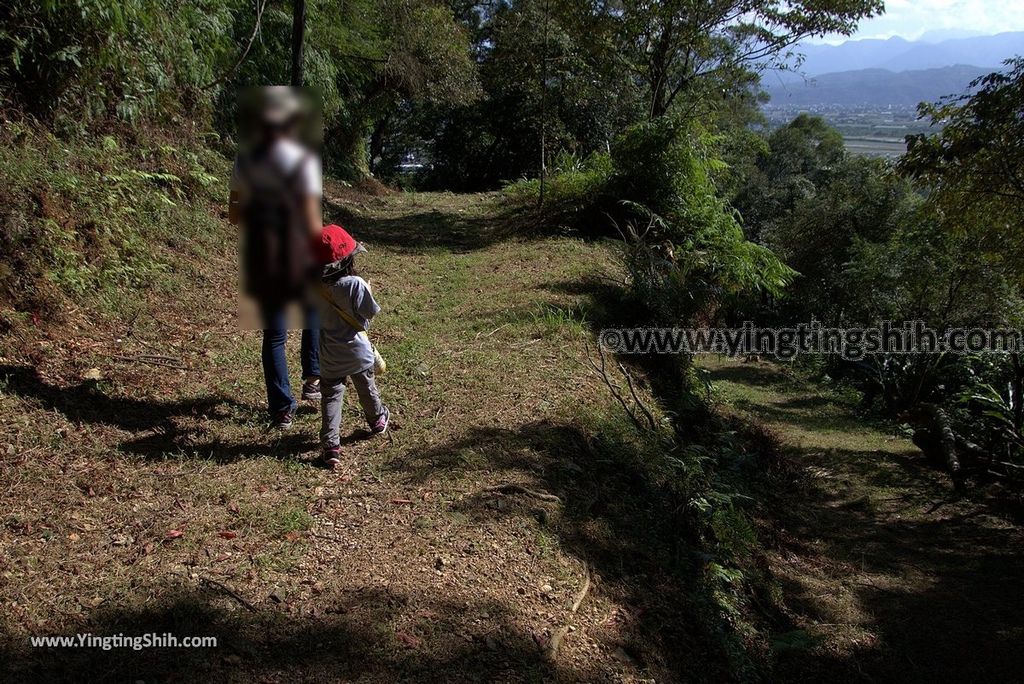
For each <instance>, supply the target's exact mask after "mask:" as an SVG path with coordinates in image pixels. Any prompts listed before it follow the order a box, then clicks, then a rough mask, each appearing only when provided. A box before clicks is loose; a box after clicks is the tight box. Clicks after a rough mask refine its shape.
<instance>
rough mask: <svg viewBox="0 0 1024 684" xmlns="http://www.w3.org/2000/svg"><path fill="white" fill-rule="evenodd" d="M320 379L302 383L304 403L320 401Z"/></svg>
mask: <svg viewBox="0 0 1024 684" xmlns="http://www.w3.org/2000/svg"><path fill="white" fill-rule="evenodd" d="M320 397H321V394H320V378H308V379H307V380H306V381H305V382H304V383H302V398H303V399H305V400H306V401H320Z"/></svg>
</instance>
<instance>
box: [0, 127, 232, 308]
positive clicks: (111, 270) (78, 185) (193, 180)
mask: <svg viewBox="0 0 1024 684" xmlns="http://www.w3.org/2000/svg"><path fill="white" fill-rule="evenodd" d="M0 140H3V144H2V145H0V187H2V188H3V190H2V191H0V193H2V197H3V203H2V208H0V233H2V238H3V242H4V244H5V245H10V247H11V250H10V252H8V254H9V256H8V257H7V259H5V262H4V264H3V266H2V268H0V301H2V302H3V305H4V308H5V309H13V310H19V311H31V312H34V313H37V314H40V315H47V316H48V315H51V314H55V313H56V312H57V310H58V308H59V306H60V304H61V303H62V302H63V301H64V300H65V298H72V299H82V298H89V299H91V298H93V297H95V298H97V300H98V301H99V303H101V304H104V305H109V306H117V305H119V304H118V302H119V301H120V300H123V299H124V297H123V295H124V291H125V290H126V289H128V288H130V289H135V290H138V289H146V288H150V287H153V286H158V287H162V286H164V285H165V284H166V281H167V279H168V278H173V277H177V276H176V275H174V274H180V273H182V272H183V269H182V264H179V263H178V262H177V261H176V259H178V258H185V259H186V260H187V259H189V258H191V259H196V258H203V256H204V254H205V253H206V251H207V250H213V249H217V245H219V244H223V239H222V236H221V235H220V234H219V229H218V227H217V222H216V220H215V219H214V218H213V217H212V216H211V215H210V214H209V212H208V211H207V204H206V203H207V202H208V201H212V200H214V199H217V200H219V199H220V198H221V197H222V196H223V195H224V192H225V190H224V188H225V180H226V176H227V171H228V169H227V168H226V166H227V164H226V162H225V161H224V160H223V158H221V157H219V156H218V155H216V154H212V153H210V152H207V151H194V150H188V149H180V148H178V147H174V146H170V145H159V144H158V145H155V146H152V147H145V148H141V149H129V148H127V147H126V146H122V145H121V144H119V143H118V142H117V141H116V139H114V138H113V137H109V136H108V137H104V138H101V139H99V140H98V141H96V143H94V144H87V143H84V142H80V141H77V142H75V143H73V144H69V143H67V142H62V141H59V140H57V139H56V138H55V137H54V136H52V135H51V134H47V133H44V132H41V131H39V130H36V129H34V128H30V127H27V126H24V125H22V124H17V123H10V122H9V123H7V124H6V125H5V126H4V127H3V128H2V129H0ZM184 272H186V273H187V268H186V269H185V270H184Z"/></svg>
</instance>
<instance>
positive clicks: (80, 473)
mask: <svg viewBox="0 0 1024 684" xmlns="http://www.w3.org/2000/svg"><path fill="white" fill-rule="evenodd" d="M346 192H347V191H346V190H344V189H343V188H340V187H334V186H332V187H331V188H330V192H329V195H328V198H327V199H328V208H329V212H328V217H329V218H331V219H333V220H340V221H341V222H343V223H344V224H345V225H346V226H347V227H349V228H350V229H351V230H352V231H353V232H354V233H355V234H356V235H357V236H358V237H359V238H360V239H362V240H364V241H366V242H367V243H368V245H369V247H370V252H369V254H367V255H366V258H365V260H364V261H363V262H362V271H363V275H364V276H365V277H367V278H368V279H370V280H371V282H372V283H373V286H374V289H375V293H376V294H377V296H378V299H379V300H380V301H381V303H382V304H383V306H384V313H383V314H382V315H381V317H380V319H379V321H378V322H377V323H376V325H375V329H374V331H373V334H374V337H375V339H376V341H377V342H378V344H379V346H380V348H381V349H382V350H383V352H384V353H385V355H386V356H387V358H388V366H389V372H388V374H387V376H386V377H384V378H383V379H382V381H381V383H380V385H381V391H382V394H383V396H384V399H385V401H386V402H388V403H389V405H390V406H391V408H392V416H393V430H392V433H391V435H390V437H385V438H374V439H368V438H367V437H368V435H367V433H366V431H365V429H364V427H363V426H362V425H361V423H360V421H359V419H358V417H357V415H358V411H357V408H356V403H355V400H354V397H352V396H349V397H348V399H347V401H348V403H349V408H348V409H347V411H348V413H347V415H346V419H345V421H346V422H345V425H344V428H343V429H344V433H345V434H346V435H347V437H346V438H345V448H344V456H345V459H346V466H345V467H344V468H343V469H342V471H341V472H340V473H339V472H328V471H325V470H323V469H321V468H318V467H317V466H316V464H315V459H316V458H317V455H318V447H317V442H316V432H317V428H318V415H317V408H316V406H315V405H312V404H309V405H303V406H302V407H301V408H300V410H299V413H298V417H297V421H296V423H297V424H296V426H295V428H294V429H293V430H292V431H291V432H289V433H288V434H284V435H281V434H276V433H267V432H264V431H263V425H264V420H265V417H264V413H263V408H262V405H263V401H264V399H263V387H262V378H261V376H260V370H259V361H258V359H259V343H260V338H259V335H258V333H256V332H244V331H239V330H237V328H235V327H234V324H233V322H232V320H233V306H234V305H233V303H232V302H231V301H230V298H225V297H224V296H223V293H224V292H230V291H231V288H232V287H233V285H232V281H233V277H232V275H231V274H232V270H231V269H232V267H233V263H234V252H233V247H234V246H233V244H232V243H231V241H230V240H225V242H224V245H223V250H222V252H221V253H219V254H215V255H207V257H208V261H207V262H203V263H199V262H195V261H192V262H189V263H193V264H197V265H198V266H199V268H200V270H199V272H197V273H194V274H192V275H191V277H190V279H189V281H188V284H187V286H182V285H177V286H175V290H174V292H175V296H174V297H168V296H166V293H165V292H161V290H160V288H154V289H153V290H152V291H150V292H145V293H139V295H140V296H141V301H133V302H132V305H133V306H134V307H135V308H136V313H135V314H134V315H133V316H130V317H126V316H124V315H123V314H121V313H119V312H118V313H116V314H115V315H111V316H91V315H89V314H88V313H87V312H71V313H70V314H69V319H68V320H67V322H66V325H65V326H64V327H63V328H62V329H60V330H59V331H55V332H54V333H53V334H51V335H49V336H44V337H43V339H41V340H38V341H37V340H32V341H31V342H29V343H27V344H26V345H25V348H24V349H14V348H12V350H11V353H7V352H5V355H4V358H3V359H0V415H2V416H4V418H3V419H2V421H0V446H2V449H3V454H0V455H2V456H3V461H2V462H0V465H2V467H3V470H2V475H3V478H2V482H0V484H2V490H3V491H4V493H5V505H6V506H7V510H6V511H5V515H6V517H5V520H4V522H5V524H4V525H3V526H2V527H0V602H2V605H3V606H4V610H3V612H2V613H0V661H2V662H4V664H5V666H6V667H10V668H12V673H13V674H12V679H14V680H18V679H28V680H33V681H45V680H51V679H52V680H59V679H64V678H68V677H82V676H88V677H89V678H91V679H92V680H93V681H126V680H128V681H133V680H136V679H144V680H146V681H149V680H150V679H153V678H157V679H161V680H177V681H198V680H204V679H205V680H211V681H213V680H222V679H233V680H236V681H265V682H277V681H288V682H292V681H332V682H333V681H360V682H391V681H398V680H401V681H538V680H545V679H546V680H551V679H559V680H564V681H602V680H603V681H624V682H629V681H638V680H641V679H644V678H648V677H650V676H651V673H654V674H655V675H657V673H664V672H667V671H670V670H671V669H676V670H678V669H679V668H680V667H682V666H681V665H679V661H682V662H685V663H689V664H692V663H693V662H700V663H701V667H700V668H697V669H696V670H695V675H694V678H697V679H700V678H702V677H703V676H705V675H706V673H708V672H714V671H715V670H714V668H716V667H718V666H720V665H721V664H722V663H721V662H720V661H717V660H715V659H714V657H709V656H708V655H707V654H708V653H709V652H710V649H709V648H708V647H706V646H704V645H702V644H701V643H700V640H699V639H698V638H697V637H695V636H693V635H692V634H689V633H688V632H687V630H688V629H689V628H688V627H687V626H686V625H681V626H680V625H679V624H678V623H679V617H678V616H687V615H689V614H690V613H691V612H692V611H690V610H689V609H688V608H685V607H683V606H682V604H681V603H679V602H682V601H685V600H686V596H685V593H684V592H683V591H682V589H681V588H679V587H674V586H672V585H671V584H670V578H668V577H667V576H665V575H664V574H662V573H659V572H656V570H657V569H658V567H659V566H658V563H657V559H651V558H650V556H651V551H650V550H649V549H647V548H645V546H644V543H643V539H642V536H641V537H638V536H637V535H636V534H635V528H636V526H637V525H648V523H649V521H650V520H651V519H660V518H662V517H664V516H662V515H661V511H660V510H659V509H657V508H655V507H654V506H650V505H649V506H648V507H647V508H648V509H649V510H645V511H642V512H641V513H642V514H643V515H644V516H648V517H647V518H644V519H643V522H638V520H639V519H634V518H626V517H624V516H625V515H629V516H636V515H637V512H636V511H634V510H633V507H630V509H629V510H625V511H620V510H619V509H618V503H617V502H619V501H621V500H624V499H626V498H627V496H628V497H629V500H632V498H635V497H638V496H639V497H640V499H641V500H644V499H645V498H648V497H646V496H645V493H644V492H637V491H631V492H628V493H626V494H623V492H620V491H616V490H615V487H619V486H625V485H624V483H623V482H622V480H621V478H619V477H618V476H617V475H618V472H619V471H618V469H619V466H618V465H617V463H615V462H614V461H612V460H609V459H603V460H602V461H601V462H599V463H595V462H594V454H593V451H592V449H593V447H592V440H593V435H594V432H595V428H594V427H593V426H594V425H595V424H597V423H599V422H601V421H604V420H605V419H606V418H607V417H608V416H612V417H613V419H615V420H624V418H623V417H622V415H621V412H620V409H618V407H617V406H615V405H614V403H613V402H612V399H611V398H610V397H609V396H608V394H607V392H606V390H605V389H604V388H603V387H602V386H601V385H600V382H599V381H598V380H597V379H596V378H595V377H594V376H593V374H592V373H591V372H590V370H589V368H588V367H587V366H586V365H585V363H584V362H583V354H584V345H583V341H584V339H587V338H588V336H589V335H590V332H589V328H588V327H587V324H586V318H587V316H588V315H590V314H591V313H592V312H593V309H594V307H595V306H598V305H599V299H600V298H599V297H596V296H595V295H597V294H600V285H599V284H597V281H596V280H595V274H601V273H602V272H604V271H605V269H612V268H614V263H615V260H614V255H613V253H612V251H611V250H610V249H608V248H607V247H606V246H602V245H600V244H595V243H592V242H591V243H587V242H584V241H581V240H578V239H571V238H557V237H556V238H550V239H517V237H516V236H515V235H511V236H510V235H508V234H506V233H505V232H503V230H502V228H503V223H502V218H501V216H500V215H499V214H500V212H499V211H498V210H497V206H496V203H495V198H494V197H493V196H487V195H481V196H455V195H449V194H436V195H431V194H419V195H417V194H392V195H387V196H383V197H370V196H366V195H359V194H355V193H348V194H345V193H346ZM342 195H344V196H342ZM125 321H128V322H125ZM294 337H296V338H297V336H294ZM297 343H298V340H297V339H293V340H292V341H291V344H292V345H293V347H295V349H293V350H292V351H293V354H292V356H291V359H292V363H293V364H294V365H293V366H292V368H293V386H295V383H296V382H297V378H296V377H295V375H296V373H297V358H298V354H297ZM145 354H155V355H160V356H161V357H164V356H166V357H169V358H173V359H174V360H175V366H176V367H175V368H166V367H152V366H150V365H148V364H147V363H145V360H144V359H145V358H146V357H144V356H143V355H145ZM139 359H143V360H142V361H139ZM178 365H180V366H181V367H180V368H178V367H177V366H178ZM62 445H73V448H71V449H68V448H63V447H62ZM615 453H621V454H628V453H629V451H628V449H620V450H619V451H618V452H615ZM603 473H604V474H607V475H608V477H605V476H604V474H603ZM506 484H514V485H520V486H523V487H526V488H528V489H530V490H536V491H541V492H544V493H549V494H554V495H557V496H558V497H560V501H558V502H555V501H550V500H545V499H541V498H537V497H534V496H532V495H529V494H524V493H523V492H522V491H521V490H520V491H517V490H515V489H511V490H508V489H506V490H503V491H495V490H493V489H492V488H493V487H496V486H501V485H506ZM626 484H628V483H626ZM628 486H631V487H636V485H635V484H629V485H628ZM648 526H649V525H648ZM635 565H639V566H640V570H639V571H636V570H634V569H633V567H632V566H635ZM648 566H650V568H652V569H653V570H648V569H646V568H647V567H648ZM588 583H589V587H590V588H589V590H588V591H587V593H586V596H585V600H583V601H582V603H581V604H580V606H579V609H578V611H577V612H575V613H574V612H573V610H572V607H573V605H574V603H575V602H576V600H577V599H578V598H579V597H580V592H581V590H582V588H583V586H584V585H587V584H588ZM670 598H673V599H674V600H676V601H678V602H677V603H672V602H671V601H670V600H669V599H670ZM652 599H653V604H654V605H653V607H651V608H646V607H645V605H644V604H645V602H647V601H652ZM82 632H88V633H92V634H97V635H107V634H128V635H131V634H144V633H148V632H155V633H161V634H162V633H164V632H171V633H174V634H176V635H196V636H202V635H211V634H212V635H217V636H218V637H219V639H220V641H219V644H218V647H217V649H216V650H215V651H213V652H210V651H203V650H187V651H182V650H160V649H156V650H153V649H150V650H145V651H140V652H134V651H124V650H112V651H102V650H98V649H63V650H43V649H26V644H27V642H28V637H29V635H33V634H35V635H40V634H41V635H53V634H78V633H82ZM559 632H564V639H563V640H562V642H561V648H560V649H559V651H558V654H557V657H556V658H552V657H549V654H548V653H546V651H547V650H548V647H549V644H550V640H551V639H552V637H553V636H554V635H555V634H556V633H559ZM691 656H692V657H691ZM695 658H696V660H695ZM701 673H704V674H701ZM0 678H2V677H0ZM661 678H662V679H665V677H664V676H662V677H661Z"/></svg>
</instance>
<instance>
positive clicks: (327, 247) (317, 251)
mask: <svg viewBox="0 0 1024 684" xmlns="http://www.w3.org/2000/svg"><path fill="white" fill-rule="evenodd" d="M364 251H366V250H365V249H364V248H363V246H362V245H360V244H359V243H358V242H356V239H355V238H354V237H352V236H351V235H349V234H348V231H347V230H345V229H344V228H342V227H341V226H336V225H334V224H333V223H332V224H331V225H329V226H324V229H323V230H322V231H321V232H320V235H319V237H315V238H313V257H314V258H315V259H316V260H317V262H318V263H320V264H331V263H334V262H335V261H341V260H342V259H345V258H348V257H350V256H352V255H353V254H356V253H358V252H364Z"/></svg>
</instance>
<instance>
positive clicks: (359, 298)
mask: <svg viewBox="0 0 1024 684" xmlns="http://www.w3.org/2000/svg"><path fill="white" fill-rule="evenodd" d="M358 282H359V286H358V287H357V288H355V291H354V292H353V293H352V310H353V311H355V312H356V314H357V315H359V316H360V317H361V318H362V319H363V320H365V321H366V322H367V323H369V322H370V321H371V320H373V317H374V316H376V315H377V314H379V313H380V305H379V304H377V300H375V299H374V298H373V293H372V292H370V286H369V284H367V282H366V281H365V280H363V279H362V278H359V279H358Z"/></svg>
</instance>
